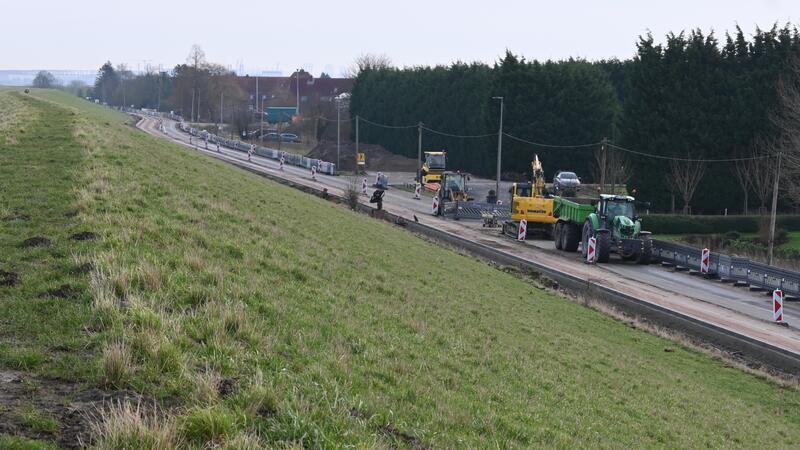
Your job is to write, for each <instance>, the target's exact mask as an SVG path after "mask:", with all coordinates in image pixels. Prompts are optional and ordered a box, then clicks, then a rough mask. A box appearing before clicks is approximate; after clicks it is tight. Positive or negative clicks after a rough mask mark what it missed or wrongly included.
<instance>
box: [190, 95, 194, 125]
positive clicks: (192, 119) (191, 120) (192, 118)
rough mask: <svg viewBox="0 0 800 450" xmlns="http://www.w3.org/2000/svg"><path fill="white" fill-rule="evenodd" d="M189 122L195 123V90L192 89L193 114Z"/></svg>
mask: <svg viewBox="0 0 800 450" xmlns="http://www.w3.org/2000/svg"><path fill="white" fill-rule="evenodd" d="M189 122H194V88H192V114H191V117H189Z"/></svg>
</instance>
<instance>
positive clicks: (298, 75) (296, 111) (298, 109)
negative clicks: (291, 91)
mask: <svg viewBox="0 0 800 450" xmlns="http://www.w3.org/2000/svg"><path fill="white" fill-rule="evenodd" d="M294 73H295V74H296V75H295V76H296V78H297V86H296V88H297V107H296V108H295V114H297V115H298V116H299V115H300V69H297V70H296V71H295V72H294Z"/></svg>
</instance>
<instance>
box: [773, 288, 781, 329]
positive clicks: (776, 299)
mask: <svg viewBox="0 0 800 450" xmlns="http://www.w3.org/2000/svg"><path fill="white" fill-rule="evenodd" d="M772 320H773V321H775V322H778V323H781V322H783V291H782V290H780V289H775V290H774V291H773V292H772Z"/></svg>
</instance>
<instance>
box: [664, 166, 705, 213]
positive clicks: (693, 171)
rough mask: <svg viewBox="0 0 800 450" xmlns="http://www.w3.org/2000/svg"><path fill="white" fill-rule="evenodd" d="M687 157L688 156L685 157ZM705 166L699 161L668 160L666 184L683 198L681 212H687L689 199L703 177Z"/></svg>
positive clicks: (689, 207) (690, 199)
mask: <svg viewBox="0 0 800 450" xmlns="http://www.w3.org/2000/svg"><path fill="white" fill-rule="evenodd" d="M687 159H688V158H687ZM705 171H706V166H705V164H704V163H702V162H700V161H678V160H670V162H669V171H668V172H667V184H668V185H669V186H670V188H671V191H672V192H675V193H678V194H680V196H681V199H682V200H683V213H684V214H689V211H690V210H691V206H690V204H691V201H692V197H694V191H695V190H696V189H697V185H699V184H700V181H701V180H702V179H703V175H704V174H705Z"/></svg>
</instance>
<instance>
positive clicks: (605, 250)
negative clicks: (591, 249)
mask: <svg viewBox="0 0 800 450" xmlns="http://www.w3.org/2000/svg"><path fill="white" fill-rule="evenodd" d="M595 237H597V250H596V251H597V262H601V263H607V262H608V258H609V256H611V233H609V232H608V231H603V232H600V233H596V236H595Z"/></svg>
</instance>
